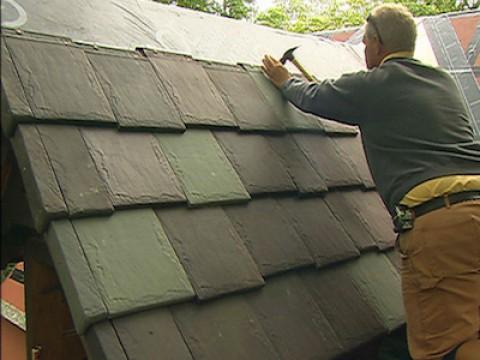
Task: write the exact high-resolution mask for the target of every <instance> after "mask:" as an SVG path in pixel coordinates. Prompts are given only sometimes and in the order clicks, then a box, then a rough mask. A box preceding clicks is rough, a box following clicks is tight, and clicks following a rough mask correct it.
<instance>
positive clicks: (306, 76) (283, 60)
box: [280, 46, 317, 81]
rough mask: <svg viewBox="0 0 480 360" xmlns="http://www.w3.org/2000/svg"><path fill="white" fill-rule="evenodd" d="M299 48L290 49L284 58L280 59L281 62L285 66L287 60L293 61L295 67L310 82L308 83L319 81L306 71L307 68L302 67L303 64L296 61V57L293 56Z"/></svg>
mask: <svg viewBox="0 0 480 360" xmlns="http://www.w3.org/2000/svg"><path fill="white" fill-rule="evenodd" d="M297 48H298V46H295V47H293V48H291V49H288V50H287V51H285V53H284V54H283V56H282V58H281V59H280V62H281V63H282V64H283V65H285V63H286V62H287V60H289V61H291V62H292V63H293V65H295V66H296V67H297V69H298V70H300V72H301V73H302V74H303V76H305V78H306V79H307V80H308V81H317V79H316V78H315V77H314V76H313V75H311V74H310V73H309V72H308V71H307V70H305V68H304V67H303V66H302V64H300V63H299V62H298V60H297V59H295V56H293V52H294V51H295V50H296V49H297Z"/></svg>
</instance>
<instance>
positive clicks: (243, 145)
mask: <svg viewBox="0 0 480 360" xmlns="http://www.w3.org/2000/svg"><path fill="white" fill-rule="evenodd" d="M215 137H216V138H217V139H218V141H219V143H220V145H221V146H222V148H223V150H224V152H225V154H226V155H227V157H228V159H229V160H230V162H231V163H232V165H233V167H234V168H235V170H236V171H237V173H238V175H239V176H240V178H241V179H242V182H243V184H244V185H245V188H246V189H247V191H248V192H249V193H250V194H251V195H253V194H259V193H269V192H282V191H296V190H297V188H296V186H295V184H294V182H293V180H292V178H291V177H290V175H289V174H288V172H287V170H286V167H285V164H284V163H283V162H282V160H281V159H280V158H279V157H278V155H277V154H276V153H275V152H274V151H273V149H272V147H271V146H270V144H269V142H268V140H267V138H266V137H265V136H263V135H259V134H241V133H236V132H232V131H217V132H215Z"/></svg>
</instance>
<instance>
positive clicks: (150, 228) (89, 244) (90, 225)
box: [73, 209, 193, 316]
mask: <svg viewBox="0 0 480 360" xmlns="http://www.w3.org/2000/svg"><path fill="white" fill-rule="evenodd" d="M73 225H74V228H75V230H76V231H77V234H78V238H79V240H80V244H81V246H82V247H83V250H84V252H85V256H86V258H87V260H88V262H89V264H90V267H91V269H92V272H93V276H94V278H95V280H96V282H97V285H98V288H99V290H100V293H101V294H102V297H103V299H104V302H105V304H106V305H107V309H108V311H109V313H110V315H113V316H115V315H119V314H123V313H127V312H128V313H131V312H133V311H137V310H141V309H145V308H150V307H153V306H157V305H161V304H167V303H172V302H177V301H183V300H186V299H190V298H192V297H193V289H192V286H191V285H190V282H189V281H188V279H187V275H186V274H185V271H184V269H183V267H182V266H181V264H180V262H179V261H178V258H177V256H176V255H175V252H174V250H173V248H172V246H171V244H170V242H169V241H168V239H167V237H166V235H165V232H164V230H163V228H162V226H161V224H160V222H159V220H158V219H157V217H156V216H155V213H154V212H153V210H151V209H141V210H124V211H116V212H115V213H114V214H113V215H112V216H109V217H95V218H88V219H79V220H75V221H73Z"/></svg>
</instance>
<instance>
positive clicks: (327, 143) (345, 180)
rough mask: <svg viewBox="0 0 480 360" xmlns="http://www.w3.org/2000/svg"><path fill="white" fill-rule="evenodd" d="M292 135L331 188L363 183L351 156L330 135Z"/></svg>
mask: <svg viewBox="0 0 480 360" xmlns="http://www.w3.org/2000/svg"><path fill="white" fill-rule="evenodd" d="M292 136H293V137H294V139H295V141H296V143H297V144H298V146H299V147H300V149H301V150H302V152H303V153H304V154H305V156H306V157H307V158H308V159H309V161H310V163H311V164H312V166H313V168H314V169H315V170H316V171H317V172H318V173H319V174H320V175H321V176H322V178H323V179H324V180H325V183H326V184H327V186H328V187H329V188H330V187H339V186H352V185H361V184H362V183H363V181H362V179H361V178H360V176H359V175H358V172H357V171H356V168H355V166H354V164H353V163H352V161H351V158H350V157H349V156H348V155H347V154H346V153H345V152H343V151H342V150H341V149H340V148H339V147H338V145H337V143H335V142H334V141H333V140H332V139H331V138H330V137H328V136H322V135H316V134H294V135H292Z"/></svg>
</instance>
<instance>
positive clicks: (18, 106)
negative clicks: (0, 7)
mask: <svg viewBox="0 0 480 360" xmlns="http://www.w3.org/2000/svg"><path fill="white" fill-rule="evenodd" d="M1 62H2V64H1V65H2V66H1V74H2V93H1V97H2V108H1V110H2V130H3V132H4V133H5V134H8V135H12V134H13V130H14V128H15V121H18V122H27V121H32V120H33V114H32V110H31V109H30V105H29V103H28V101H27V98H26V97H25V91H24V90H23V86H22V83H21V82H20V78H19V77H18V74H17V69H16V67H15V64H14V63H13V61H12V58H11V56H10V52H9V51H8V49H7V44H6V43H5V38H4V37H2V38H1ZM13 117H15V121H14V119H13Z"/></svg>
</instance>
